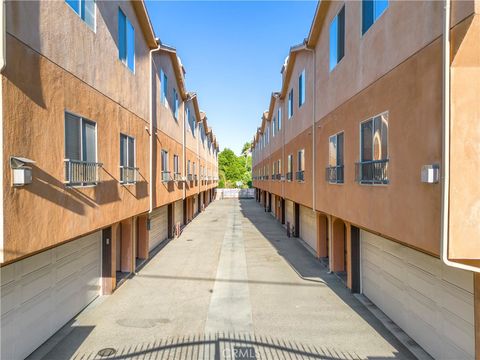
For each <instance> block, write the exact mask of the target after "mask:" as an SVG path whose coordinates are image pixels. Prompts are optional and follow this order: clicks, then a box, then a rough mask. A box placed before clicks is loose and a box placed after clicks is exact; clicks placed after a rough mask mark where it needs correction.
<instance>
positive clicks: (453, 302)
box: [360, 230, 475, 359]
mask: <svg viewBox="0 0 480 360" xmlns="http://www.w3.org/2000/svg"><path fill="white" fill-rule="evenodd" d="M360 236H361V257H362V259H361V266H362V268H361V272H362V292H363V293H364V294H365V295H366V296H367V297H368V298H369V299H370V300H371V301H372V302H373V303H375V304H376V305H377V306H378V307H379V308H380V309H381V310H382V311H383V312H385V313H386V314H387V315H388V316H389V317H390V318H391V319H392V320H393V321H394V322H395V323H397V325H399V326H400V327H401V328H402V329H403V330H404V331H405V332H406V333H408V334H409V335H410V336H411V337H412V338H413V339H414V340H415V341H416V342H418V343H419V344H420V345H421V346H422V347H423V348H424V349H425V350H426V351H427V352H428V353H430V355H432V356H433V357H434V358H436V359H437V358H438V359H473V358H474V352H475V350H474V325H473V324H474V318H473V311H474V310H473V275H472V273H470V272H467V271H463V270H458V269H453V268H451V267H447V266H446V265H444V264H443V263H442V262H441V261H440V260H439V259H436V258H433V257H431V256H428V255H425V254H423V253H420V252H418V251H415V250H412V249H410V248H407V247H405V246H402V245H400V244H397V243H395V242H392V241H389V240H386V239H384V238H381V237H379V236H376V235H374V234H371V233H369V232H366V231H363V230H361V231H360Z"/></svg>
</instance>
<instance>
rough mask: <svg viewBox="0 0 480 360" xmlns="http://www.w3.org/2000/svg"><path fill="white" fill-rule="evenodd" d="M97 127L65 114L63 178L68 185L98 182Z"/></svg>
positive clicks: (85, 120)
mask: <svg viewBox="0 0 480 360" xmlns="http://www.w3.org/2000/svg"><path fill="white" fill-rule="evenodd" d="M96 161H97V127H96V124H95V123H94V122H93V121H90V120H87V119H84V118H82V117H80V116H76V115H73V114H70V113H65V177H66V182H67V184H69V185H92V184H95V183H97V182H98V168H99V167H100V166H101V164H99V163H97V162H96Z"/></svg>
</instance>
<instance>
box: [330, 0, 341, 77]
mask: <svg viewBox="0 0 480 360" xmlns="http://www.w3.org/2000/svg"><path fill="white" fill-rule="evenodd" d="M344 55H345V6H343V7H342V9H341V10H340V12H339V13H338V14H337V16H335V18H334V19H333V20H332V23H331V24H330V71H332V70H333V69H334V68H335V66H337V64H338V63H339V62H340V60H342V58H343V56H344Z"/></svg>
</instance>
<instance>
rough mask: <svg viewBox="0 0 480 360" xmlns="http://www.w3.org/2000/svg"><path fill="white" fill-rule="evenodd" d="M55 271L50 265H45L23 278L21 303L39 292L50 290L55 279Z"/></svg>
mask: <svg viewBox="0 0 480 360" xmlns="http://www.w3.org/2000/svg"><path fill="white" fill-rule="evenodd" d="M54 275H55V274H54V273H52V269H51V268H50V267H44V268H42V269H40V270H38V271H36V272H34V273H30V274H28V275H27V276H25V277H24V278H22V285H21V297H20V301H21V303H24V302H26V301H28V300H29V299H32V298H34V297H35V296H37V295H38V294H40V293H42V292H44V291H46V290H48V289H49V288H50V285H51V283H52V281H53V280H54Z"/></svg>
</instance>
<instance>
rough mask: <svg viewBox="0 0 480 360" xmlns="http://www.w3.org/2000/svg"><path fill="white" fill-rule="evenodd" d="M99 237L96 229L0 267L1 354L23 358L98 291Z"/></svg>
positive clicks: (3, 356) (94, 296)
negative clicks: (94, 231) (76, 238)
mask: <svg viewBox="0 0 480 360" xmlns="http://www.w3.org/2000/svg"><path fill="white" fill-rule="evenodd" d="M101 238H102V235H101V232H96V233H94V234H91V235H89V236H86V237H83V238H81V239H78V240H74V241H72V242H69V243H67V244H65V245H62V246H58V247H56V248H53V249H51V250H48V251H45V252H42V253H40V254H38V255H34V256H31V257H29V258H26V259H24V260H21V261H18V262H15V263H13V264H11V265H7V266H5V267H3V268H2V270H1V271H2V276H1V304H2V306H1V332H2V336H1V338H2V340H1V351H2V352H1V356H0V357H1V358H2V359H24V358H25V357H26V356H28V355H29V354H30V353H31V352H32V351H34V350H35V349H36V348H37V347H39V346H40V345H41V344H42V343H43V342H45V341H46V340H47V339H48V338H49V337H50V336H52V335H53V334H54V333H55V332H56V331H58V330H59V329H60V328H61V327H62V326H63V325H65V323H67V322H68V321H69V320H70V319H72V318H73V317H74V316H75V315H76V314H78V313H79V312H80V311H81V310H82V309H83V308H84V307H85V306H87V305H88V304H89V303H90V302H91V301H92V300H93V299H95V298H96V297H97V296H98V295H99V293H100V276H101V273H100V271H101Z"/></svg>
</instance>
